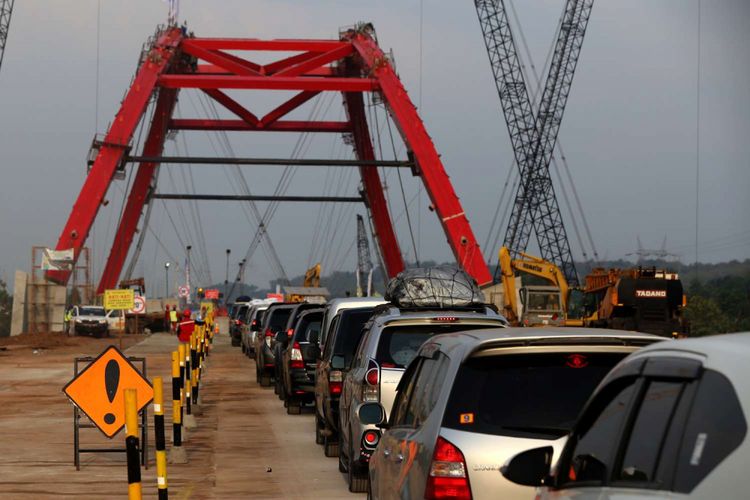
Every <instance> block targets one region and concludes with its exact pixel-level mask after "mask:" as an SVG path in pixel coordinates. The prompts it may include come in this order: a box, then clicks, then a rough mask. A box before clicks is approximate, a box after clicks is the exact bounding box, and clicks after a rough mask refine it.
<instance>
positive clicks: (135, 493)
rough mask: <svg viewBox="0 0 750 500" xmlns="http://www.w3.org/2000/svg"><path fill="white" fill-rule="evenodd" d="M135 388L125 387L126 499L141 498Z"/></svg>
mask: <svg viewBox="0 0 750 500" xmlns="http://www.w3.org/2000/svg"><path fill="white" fill-rule="evenodd" d="M136 403H137V393H136V391H135V389H125V434H126V436H125V452H126V453H125V454H126V455H127V459H128V500H141V452H140V450H139V448H140V446H139V441H138V408H137V404H136Z"/></svg>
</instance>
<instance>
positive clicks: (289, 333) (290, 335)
mask: <svg viewBox="0 0 750 500" xmlns="http://www.w3.org/2000/svg"><path fill="white" fill-rule="evenodd" d="M292 335H294V328H290V329H289V330H287V331H286V337H287V338H288V339H290V338H292Z"/></svg>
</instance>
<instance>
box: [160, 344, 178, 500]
mask: <svg viewBox="0 0 750 500" xmlns="http://www.w3.org/2000/svg"><path fill="white" fill-rule="evenodd" d="M175 354H176V353H174V352H173V353H172V364H174V362H175V361H177V359H176V356H175ZM172 371H173V372H174V369H173V370H172ZM163 405H164V387H163V384H162V380H161V377H154V435H155V436H156V487H157V489H158V492H159V497H158V498H159V500H167V499H168V498H169V494H168V492H167V443H166V439H165V436H164V406H163Z"/></svg>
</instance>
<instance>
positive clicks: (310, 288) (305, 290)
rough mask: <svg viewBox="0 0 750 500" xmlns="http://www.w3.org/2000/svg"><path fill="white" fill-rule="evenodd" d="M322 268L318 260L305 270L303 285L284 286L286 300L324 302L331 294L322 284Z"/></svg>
mask: <svg viewBox="0 0 750 500" xmlns="http://www.w3.org/2000/svg"><path fill="white" fill-rule="evenodd" d="M321 270H322V268H321V266H320V262H318V263H317V264H315V265H314V266H312V267H311V268H310V269H308V270H307V271H305V279H304V281H303V282H302V286H284V301H286V302H312V303H324V302H325V301H326V300H327V298H328V296H329V295H330V294H329V293H328V290H327V289H326V288H325V287H321V286H320V273H321Z"/></svg>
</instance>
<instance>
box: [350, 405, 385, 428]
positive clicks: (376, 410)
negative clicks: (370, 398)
mask: <svg viewBox="0 0 750 500" xmlns="http://www.w3.org/2000/svg"><path fill="white" fill-rule="evenodd" d="M357 418H359V421H360V422H362V423H363V424H365V425H377V426H380V425H381V424H382V423H383V421H384V420H385V408H383V405H381V404H380V403H362V404H361V405H359V408H357Z"/></svg>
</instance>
